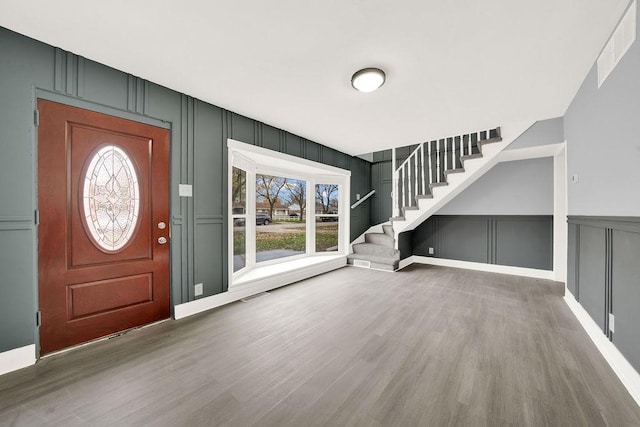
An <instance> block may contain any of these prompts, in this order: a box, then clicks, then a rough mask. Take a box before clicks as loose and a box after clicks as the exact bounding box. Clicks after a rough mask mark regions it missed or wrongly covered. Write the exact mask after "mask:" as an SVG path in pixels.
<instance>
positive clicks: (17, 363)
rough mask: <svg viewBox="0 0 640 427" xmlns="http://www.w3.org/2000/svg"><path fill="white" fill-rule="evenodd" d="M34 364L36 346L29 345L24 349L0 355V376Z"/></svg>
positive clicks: (20, 348)
mask: <svg viewBox="0 0 640 427" xmlns="http://www.w3.org/2000/svg"><path fill="white" fill-rule="evenodd" d="M35 363H36V345H35V344H29V345H25V346H24V347H19V348H14V349H13V350H8V351H3V352H2V353H0V375H4V374H6V373H9V372H12V371H17V370H18V369H22V368H26V367H27V366H31V365H34V364H35Z"/></svg>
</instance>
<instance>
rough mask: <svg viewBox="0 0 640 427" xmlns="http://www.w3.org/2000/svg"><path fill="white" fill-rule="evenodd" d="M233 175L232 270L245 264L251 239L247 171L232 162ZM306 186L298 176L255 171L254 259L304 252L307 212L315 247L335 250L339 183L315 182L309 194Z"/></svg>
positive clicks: (274, 257) (337, 227) (266, 259)
mask: <svg viewBox="0 0 640 427" xmlns="http://www.w3.org/2000/svg"><path fill="white" fill-rule="evenodd" d="M231 175H232V177H231V187H232V188H231V201H232V221H233V271H234V272H236V271H239V270H241V269H243V268H244V267H245V266H246V265H247V259H246V256H247V249H246V246H247V238H250V239H252V238H253V233H251V234H249V235H248V234H247V221H248V220H249V218H248V206H247V203H248V201H247V198H248V195H247V191H248V190H247V188H248V186H247V178H248V175H247V172H246V171H244V170H242V169H240V168H237V167H233V169H232V174H231ZM249 187H250V188H253V187H252V186H249ZM308 191H309V190H308V189H307V182H306V181H304V180H301V179H296V178H290V177H283V176H274V175H267V174H256V175H255V262H256V263H260V262H264V261H270V260H275V259H280V258H286V257H291V256H296V255H301V254H305V253H306V249H307V223H306V222H307V221H306V219H307V215H308V214H309V215H311V216H312V217H314V218H315V221H314V222H315V240H316V242H315V251H316V252H334V251H337V250H338V242H339V238H338V235H339V215H338V212H339V210H338V196H339V193H338V191H339V188H338V185H337V184H317V185H315V188H312V194H307V192H308ZM309 201H314V206H308V205H309ZM309 209H311V212H308V210H309ZM252 221H253V219H252Z"/></svg>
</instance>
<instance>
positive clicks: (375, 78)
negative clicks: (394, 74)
mask: <svg viewBox="0 0 640 427" xmlns="http://www.w3.org/2000/svg"><path fill="white" fill-rule="evenodd" d="M385 78H386V76H385V74H384V71H382V70H380V69H378V68H364V69H362V70H360V71H356V73H355V74H354V75H353V77H351V86H353V88H354V89H357V90H359V91H360V92H373V91H374V90H376V89H378V88H379V87H380V86H382V85H383V84H384V81H385Z"/></svg>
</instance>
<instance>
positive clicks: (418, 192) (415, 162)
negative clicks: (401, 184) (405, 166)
mask: <svg viewBox="0 0 640 427" xmlns="http://www.w3.org/2000/svg"><path fill="white" fill-rule="evenodd" d="M418 163H419V162H418V156H416V158H415V159H414V160H413V164H414V165H415V168H416V174H415V177H414V181H415V186H414V188H415V192H416V196H417V195H418V194H420V190H419V188H418V180H419V179H420V175H419V173H418ZM414 201H415V198H414V199H412V200H411V202H412V203H411V204H413V202H414ZM416 204H417V202H416Z"/></svg>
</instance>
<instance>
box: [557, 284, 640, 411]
mask: <svg viewBox="0 0 640 427" xmlns="http://www.w3.org/2000/svg"><path fill="white" fill-rule="evenodd" d="M564 301H565V302H566V303H567V305H568V306H569V308H570V309H571V311H572V312H573V314H574V315H575V316H576V319H578V322H580V324H581V325H582V327H583V328H584V330H585V332H586V333H587V335H589V338H591V341H593V343H594V344H595V345H596V348H597V349H598V350H599V351H600V353H601V354H602V356H603V357H604V359H605V360H606V361H607V363H609V366H611V369H613V372H615V373H616V375H617V376H618V378H620V381H622V384H624V386H625V387H626V389H627V391H628V392H629V394H630V395H631V397H633V399H634V400H635V401H636V403H637V404H638V406H640V374H638V372H637V371H636V370H635V369H634V368H633V366H631V364H630V363H629V362H628V361H627V359H626V358H625V357H624V356H623V355H622V353H620V350H618V349H617V348H616V346H615V345H614V344H613V343H612V342H611V341H609V339H608V338H607V336H606V335H605V334H604V333H603V332H602V329H601V328H600V327H599V326H598V325H597V324H596V322H595V321H594V320H593V319H592V318H591V316H589V313H587V311H586V310H585V309H584V307H582V305H580V303H579V302H578V301H576V299H575V298H574V296H573V295H572V294H571V292H569V291H568V290H567V289H566V288H565V294H564Z"/></svg>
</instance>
